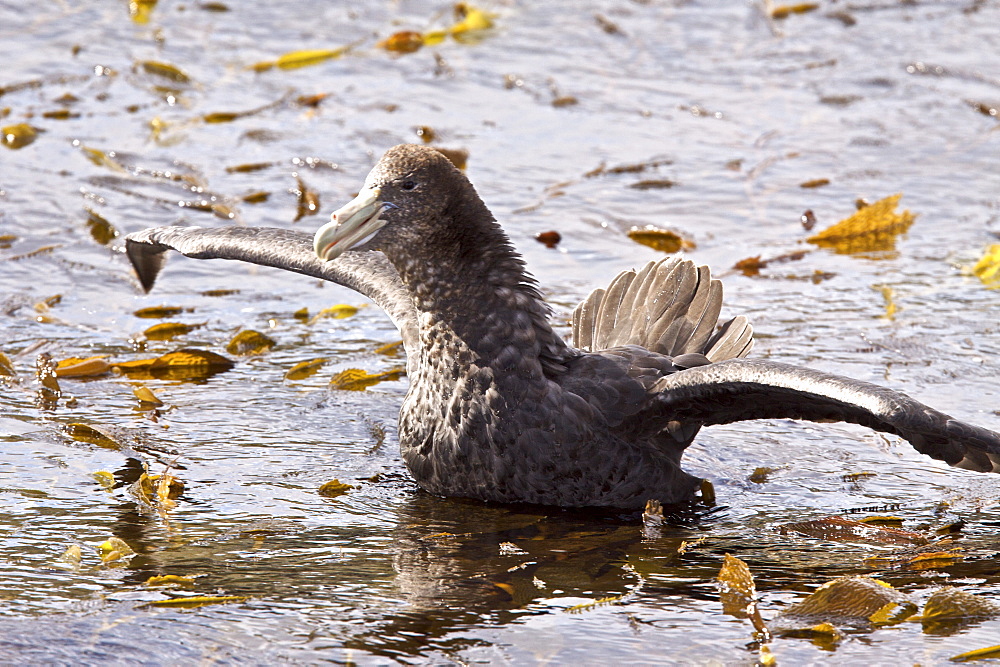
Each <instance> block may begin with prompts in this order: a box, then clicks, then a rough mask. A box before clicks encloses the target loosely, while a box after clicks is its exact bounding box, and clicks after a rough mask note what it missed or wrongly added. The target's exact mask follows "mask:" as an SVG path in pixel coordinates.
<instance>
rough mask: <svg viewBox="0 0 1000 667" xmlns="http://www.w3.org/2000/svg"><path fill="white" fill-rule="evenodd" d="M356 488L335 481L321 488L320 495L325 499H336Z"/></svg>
mask: <svg viewBox="0 0 1000 667" xmlns="http://www.w3.org/2000/svg"><path fill="white" fill-rule="evenodd" d="M353 488H354V487H353V486H351V485H350V484H344V483H343V482H341V481H340V480H339V479H334V480H331V481H329V482H327V483H326V484H323V485H322V486H320V487H319V495H321V496H323V497H325V498H336V497H337V496H342V495H344V494H345V493H347V492H348V491H350V490H351V489H353Z"/></svg>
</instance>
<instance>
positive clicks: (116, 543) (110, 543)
mask: <svg viewBox="0 0 1000 667" xmlns="http://www.w3.org/2000/svg"><path fill="white" fill-rule="evenodd" d="M97 550H98V551H99V552H100V554H101V562H102V563H104V564H105V565H111V564H119V563H120V562H121V561H124V560H128V559H129V558H131V557H132V556H135V550H134V549H133V548H132V547H130V546H129V545H128V543H127V542H125V540H123V539H121V538H119V537H109V538H108V539H107V540H106V541H105V542H102V543H101V544H100V545H98V547H97Z"/></svg>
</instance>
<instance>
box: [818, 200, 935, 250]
mask: <svg viewBox="0 0 1000 667" xmlns="http://www.w3.org/2000/svg"><path fill="white" fill-rule="evenodd" d="M902 196H903V195H902V194H897V195H893V196H891V197H886V198H885V199H881V200H879V201H877V202H875V203H874V204H870V205H862V207H861V208H859V209H858V211H857V212H856V213H855V214H854V215H852V216H851V217H849V218H845V219H844V220H841V221H840V222H838V223H837V224H835V225H833V226H832V227H829V228H827V229H825V230H823V231H821V232H819V233H818V234H815V235H813V236H810V237H809V238H808V239H806V240H807V241H808V242H809V243H814V244H816V245H818V246H820V247H821V248H831V249H832V250H834V251H835V252H837V253H843V254H856V253H868V252H887V251H891V250H894V249H895V247H896V237H897V236H899V235H900V234H903V233H905V232H906V231H907V230H908V229H909V228H910V226H911V225H912V224H913V221H914V220H915V218H916V216H915V215H914V214H913V213H910V212H909V211H906V210H904V211H903V212H902V213H897V212H896V206H897V205H898V204H899V200H900V198H901V197H902Z"/></svg>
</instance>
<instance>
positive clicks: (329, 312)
mask: <svg viewBox="0 0 1000 667" xmlns="http://www.w3.org/2000/svg"><path fill="white" fill-rule="evenodd" d="M299 312H300V311H296V314H295V317H298V316H299V315H298V313H299ZM306 312H308V311H306ZM357 312H358V307H357V306H350V305H347V304H346V303H338V304H337V305H336V306H330V307H329V308H324V309H323V310H321V311H319V312H318V313H316V314H315V315H313V316H312V317H311V318H309V324H316V322H318V321H319V320H321V319H323V318H326V317H329V318H331V319H334V320H342V319H344V318H345V317H351V316H352V315H355V314H357Z"/></svg>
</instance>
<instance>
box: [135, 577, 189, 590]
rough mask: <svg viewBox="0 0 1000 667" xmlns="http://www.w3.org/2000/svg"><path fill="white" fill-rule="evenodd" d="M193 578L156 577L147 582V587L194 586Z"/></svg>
mask: <svg viewBox="0 0 1000 667" xmlns="http://www.w3.org/2000/svg"><path fill="white" fill-rule="evenodd" d="M194 583H195V581H194V578H193V577H182V576H179V575H176V574H161V575H154V576H152V577H150V578H149V579H147V580H146V581H145V585H146V586H149V587H150V588H153V587H154V586H194Z"/></svg>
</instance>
